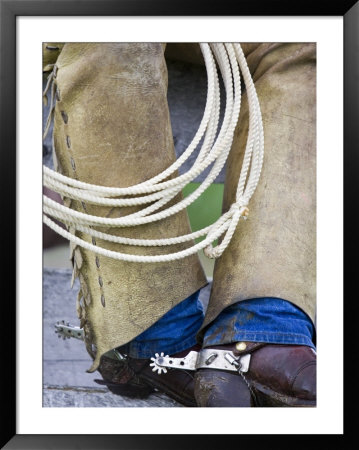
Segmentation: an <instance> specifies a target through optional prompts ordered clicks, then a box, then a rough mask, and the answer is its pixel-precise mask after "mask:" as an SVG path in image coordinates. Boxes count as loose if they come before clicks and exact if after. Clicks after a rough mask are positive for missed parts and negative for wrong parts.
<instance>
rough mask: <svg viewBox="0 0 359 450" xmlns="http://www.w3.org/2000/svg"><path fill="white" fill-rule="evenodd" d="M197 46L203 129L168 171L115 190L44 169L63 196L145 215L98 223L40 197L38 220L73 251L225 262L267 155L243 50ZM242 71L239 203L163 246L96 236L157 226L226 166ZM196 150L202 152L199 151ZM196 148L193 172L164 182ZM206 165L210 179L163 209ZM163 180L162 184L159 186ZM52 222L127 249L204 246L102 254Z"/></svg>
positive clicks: (132, 257) (137, 258) (139, 258)
mask: <svg viewBox="0 0 359 450" xmlns="http://www.w3.org/2000/svg"><path fill="white" fill-rule="evenodd" d="M200 46H201V50H202V54H203V57H204V61H205V65H206V70H207V98H206V106H205V109H204V113H203V117H202V120H201V123H200V126H199V128H198V130H197V132H196V134H195V136H194V138H193V139H192V142H191V143H190V144H189V146H188V147H187V149H186V150H185V152H184V153H183V154H182V155H181V156H180V157H179V158H178V159H177V160H176V161H175V162H174V163H173V164H172V165H171V166H170V167H168V168H167V169H166V170H164V171H163V172H161V173H159V174H158V175H156V176H154V177H152V178H151V179H149V180H146V181H144V182H142V183H139V184H137V185H133V186H129V187H125V188H117V187H106V186H98V185H94V184H89V183H85V182H83V181H79V180H76V179H73V178H69V177H66V176H64V175H62V174H60V173H57V172H55V171H53V170H51V169H49V168H47V167H45V166H44V185H45V186H46V187H48V188H49V189H51V190H53V191H56V192H58V193H59V194H60V195H61V196H62V197H67V198H70V199H74V200H79V201H86V202H88V203H90V204H95V205H102V206H112V207H126V206H135V205H136V206H139V205H144V206H143V207H142V209H139V210H138V211H137V212H134V213H131V214H128V215H126V216H122V217H119V218H106V217H98V216H94V215H90V214H86V213H83V212H80V211H75V210H73V209H71V208H69V207H67V206H65V205H61V204H59V203H57V202H55V201H53V200H51V199H50V198H49V197H46V196H45V195H44V208H43V212H44V215H43V221H44V223H45V224H46V225H48V226H49V227H50V228H52V229H53V230H54V231H55V232H57V233H58V234H60V235H61V236H63V237H65V238H66V239H68V240H70V241H72V242H74V243H75V244H76V245H80V246H82V247H84V248H86V249H88V250H91V251H93V252H95V253H98V254H101V255H104V256H107V257H109V258H113V259H118V260H123V261H136V262H163V261H173V260H176V259H180V258H184V257H186V256H189V255H192V254H194V253H196V252H198V251H199V250H201V249H204V253H205V255H206V256H208V257H209V258H219V257H220V256H221V255H222V253H223V252H224V250H225V249H226V247H227V246H228V244H229V242H230V240H231V238H232V236H233V234H234V231H235V229H236V227H237V225H238V223H239V220H240V219H241V218H243V219H246V218H247V216H248V212H249V210H248V207H247V205H248V203H249V200H250V198H251V196H252V195H253V193H254V191H255V189H256V186H257V184H258V181H259V177H260V173H261V169H262V164H263V152H264V137H263V124H262V117H261V112H260V106H259V102H258V98H257V93H256V90H255V87H254V83H253V81H252V77H251V75H250V72H249V69H248V66H247V63H246V60H245V57H244V54H243V51H242V48H241V46H240V45H239V44H200ZM216 62H217V63H218V67H219V71H220V73H221V76H222V79H223V83H224V87H225V93H226V99H225V101H226V107H225V112H224V118H223V121H222V124H221V126H220V129H219V130H218V127H219V110H220V102H221V99H220V88H219V80H218V73H217V66H216ZM54 67H55V66H54ZM240 72H241V74H242V76H243V80H244V83H245V85H246V90H247V95H248V106H249V130H248V138H247V144H246V148H245V152H244V158H243V164H242V169H241V173H240V177H239V181H238V187H237V193H236V201H235V202H234V203H233V204H232V205H231V207H230V209H229V210H228V211H227V212H226V213H224V214H223V215H222V216H221V217H220V218H219V219H218V220H217V221H216V222H214V223H213V224H212V225H210V226H207V227H205V228H203V229H201V230H199V231H196V232H193V233H190V234H187V235H183V236H175V237H172V238H167V239H131V238H125V237H121V236H114V235H112V234H108V233H103V232H100V231H97V230H96V229H94V228H93V227H96V226H101V227H128V226H137V225H141V224H145V223H152V222H156V221H158V220H162V219H164V218H166V217H169V216H171V215H173V214H176V213H178V212H180V211H182V210H183V209H185V208H186V207H187V206H188V205H190V204H191V203H193V202H194V201H195V200H196V199H197V198H198V197H199V196H200V195H201V194H202V193H203V192H204V191H205V190H206V189H207V188H208V187H209V186H210V185H211V183H213V182H214V180H215V179H216V177H217V175H218V174H219V173H220V171H221V169H222V168H223V166H224V164H225V162H226V160H227V157H228V154H229V152H230V149H231V146H232V142H233V137H234V131H235V129H236V126H237V123H238V118H239V112H240V106H241V79H240ZM51 83H52V84H51ZM50 84H51V91H50V92H51V103H50V112H49V116H48V120H47V122H46V127H45V133H44V137H45V136H46V134H47V133H48V130H49V129H50V123H51V120H52V117H53V113H54V109H55V104H54V97H55V95H54V92H55V85H54V76H53V74H50V76H49V78H48V83H47V85H46V88H45V92H44V95H46V92H47V91H48V90H49V89H50ZM201 142H202V143H201ZM200 143H201V147H200V148H199V149H198V147H199V145H200ZM196 149H198V155H197V157H196V160H195V162H194V163H193V165H192V167H191V168H190V169H189V170H188V171H187V172H185V173H184V174H182V175H178V176H177V177H171V179H169V180H168V177H169V176H170V175H172V174H173V173H174V172H175V171H176V170H177V169H178V168H179V167H180V166H182V165H183V164H184V163H185V161H187V159H188V158H189V157H190V156H191V154H192V153H193V152H194V151H195V150H196ZM211 165H212V167H211V169H210V170H209V173H208V175H207V176H206V178H205V179H204V181H203V182H202V183H201V184H200V186H199V187H198V188H197V189H196V190H195V191H194V192H192V193H191V194H190V195H189V196H188V197H186V198H184V199H182V200H180V201H179V202H178V203H175V204H174V205H172V206H170V207H167V208H166V207H165V208H163V207H164V206H165V205H166V204H167V203H169V202H170V201H171V200H172V199H173V198H174V197H176V195H177V194H178V193H179V192H181V191H182V189H183V188H184V187H185V186H186V185H187V184H188V183H190V182H191V181H192V180H194V179H195V178H196V177H197V176H198V175H199V174H200V173H202V172H203V171H204V170H205V169H207V168H208V167H209V166H211ZM165 179H167V181H163V180H165ZM131 196H132V197H131ZM114 197H116V198H114ZM123 197H125V198H123ZM50 217H51V218H50ZM52 219H56V220H59V221H60V222H62V223H64V224H65V225H66V226H67V227H68V229H70V228H69V227H71V230H72V229H74V230H75V231H76V230H78V231H81V232H83V233H87V234H88V235H90V236H92V237H98V238H100V239H103V240H105V241H109V242H116V243H120V244H126V245H134V246H152V247H154V246H166V245H167V246H168V245H173V244H178V243H183V242H188V241H191V240H193V239H196V238H199V237H202V236H203V237H204V239H203V240H202V241H201V242H199V243H197V244H193V245H192V247H190V248H187V249H185V250H182V251H180V252H176V253H169V254H167V255H153V256H150V255H131V254H127V253H120V252H115V251H112V250H107V249H105V248H102V247H100V246H98V245H96V246H95V245H92V244H90V243H89V242H87V241H85V240H83V239H80V238H79V237H77V236H75V233H74V232H72V233H70V232H69V231H67V230H64V229H63V228H61V227H59V226H58V225H57V224H56V223H55V222H54V221H53V220H52ZM222 235H223V239H222V241H221V243H220V244H219V245H217V246H216V247H215V248H213V245H212V243H213V242H214V241H215V240H216V239H218V238H219V237H220V236H222Z"/></svg>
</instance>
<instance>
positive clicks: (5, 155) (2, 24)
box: [0, 0, 359, 450]
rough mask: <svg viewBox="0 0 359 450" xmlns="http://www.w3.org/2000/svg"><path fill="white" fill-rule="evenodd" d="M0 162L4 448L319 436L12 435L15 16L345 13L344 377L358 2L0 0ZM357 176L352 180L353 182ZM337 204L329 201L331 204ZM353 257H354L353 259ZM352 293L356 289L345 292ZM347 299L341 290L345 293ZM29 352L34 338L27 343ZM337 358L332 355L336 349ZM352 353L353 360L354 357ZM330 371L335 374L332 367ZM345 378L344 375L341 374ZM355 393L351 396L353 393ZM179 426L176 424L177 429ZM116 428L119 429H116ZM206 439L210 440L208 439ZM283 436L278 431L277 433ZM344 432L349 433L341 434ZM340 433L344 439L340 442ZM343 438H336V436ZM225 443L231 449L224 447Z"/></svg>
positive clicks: (178, 444)
mask: <svg viewBox="0 0 359 450" xmlns="http://www.w3.org/2000/svg"><path fill="white" fill-rule="evenodd" d="M0 15H1V16H0V52H1V53H0V55H1V56H0V61H1V62H0V64H1V65H0V82H1V86H0V126H1V129H0V143H1V147H0V148H1V151H0V157H1V160H0V168H1V177H0V183H1V191H2V192H3V193H6V195H4V196H3V202H4V206H3V207H4V209H3V211H6V217H7V218H6V221H5V220H3V221H2V236H3V237H5V238H4V239H2V255H3V262H4V261H5V264H4V265H3V270H2V287H3V315H2V320H3V324H2V334H3V339H2V353H3V354H2V361H3V367H2V370H1V376H2V389H1V406H2V410H3V415H2V417H3V419H2V424H1V430H2V431H1V441H0V444H1V446H2V447H1V448H7V449H16V448H22V449H25V448H26V449H27V448H29V449H31V448H33V449H35V448H36V449H43V448H44V449H49V448H52V449H55V448H69V449H70V448H86V449H95V448H99V449H100V448H109V449H110V448H111V449H112V448H121V449H149V448H157V449H162V448H163V449H169V448H170V449H172V450H175V449H183V448H185V447H187V448H201V447H202V446H203V447H207V448H210V447H211V446H213V447H214V446H216V447H218V446H221V447H222V446H223V447H224V448H225V446H232V445H245V444H247V443H248V440H249V439H250V443H251V444H252V445H253V444H254V445H256V443H258V444H259V445H261V444H263V443H264V442H266V444H267V443H268V442H269V441H271V440H276V448H282V447H283V448H284V445H285V446H286V447H287V446H288V443H285V442H284V441H286V440H287V439H289V438H293V439H294V438H295V439H296V441H297V443H298V445H302V444H304V443H305V442H310V444H311V446H314V445H317V439H318V438H319V437H321V436H319V435H316V436H308V435H298V436H294V435H290V436H284V439H281V440H280V441H279V439H277V438H278V435H272V436H265V435H245V434H242V435H240V436H238V435H210V436H209V435H200V434H199V435H186V434H185V433H184V434H182V433H181V432H182V431H183V432H185V430H180V429H179V431H180V432H179V434H178V435H151V436H147V435H116V434H114V435H89V436H86V435H17V434H16V353H15V352H16V291H17V284H16V283H17V279H16V249H17V245H16V229H17V222H16V217H17V211H16V17H18V16H60V15H61V16H132V15H136V16H137V15H140V16H169V15H171V16H203V15H206V16H298V15H300V16H342V17H343V19H344V180H345V181H344V194H345V197H344V210H345V221H344V233H345V234H346V236H347V239H346V240H345V241H344V256H345V260H344V261H345V263H346V264H345V265H344V268H345V270H344V269H343V270H344V286H345V290H344V294H347V297H348V298H347V301H346V302H345V311H344V316H345V321H346V328H345V330H346V332H345V334H346V335H345V342H346V345H345V347H344V357H345V359H346V363H345V364H346V365H345V368H346V371H345V374H346V376H347V375H348V376H349V374H350V373H353V372H354V368H352V367H351V365H352V364H355V359H356V355H355V352H354V353H353V354H351V353H350V352H351V349H350V346H349V343H350V342H355V341H354V337H353V336H352V333H353V329H354V320H355V318H356V315H355V311H354V308H355V306H354V305H355V304H356V298H355V294H354V289H353V290H352V289H351V288H352V283H353V280H355V279H356V266H357V265H356V264H355V263H353V262H352V261H355V256H356V255H355V253H354V252H355V251H356V247H357V245H356V244H357V240H358V239H357V230H358V220H357V219H356V214H355V213H356V207H357V204H358V200H357V198H356V195H355V192H356V190H355V186H357V178H358V176H357V172H358V169H359V152H358V151H356V150H358V142H359V139H358V137H359V58H358V53H359V2H357V1H355V0H342V1H341V2H335V3H333V2H332V3H330V2H324V1H322V0H320V1H316V2H313V0H311V1H308V0H302V1H301V2H288V1H282V0H278V1H276V0H272V1H269V0H257V1H256V2H254V1H249V0H243V1H241V2H232V1H227V0H222V1H221V2H213V1H210V0H209V1H207V2H206V3H204V2H194V1H193V0H192V1H188V0H172V1H168V0H149V1H146V0H87V1H81V0H54V1H52V0H0ZM355 182H356V183H355ZM334 209H335V205H333V210H334ZM352 256H353V259H351V257H352ZM351 292H353V294H350V293H351ZM344 299H345V296H344ZM29 351H31V344H30V349H29ZM333 356H334V355H333ZM353 357H354V358H353ZM328 376H333V377H335V370H334V369H333V373H332V374H328ZM346 381H347V380H346ZM351 385H352V383H350V382H348V384H347V386H348V389H347V390H346V392H345V397H344V399H345V404H346V406H347V407H348V408H349V406H350V403H351V402H350V398H349V395H350V387H351ZM352 395H355V392H354V391H353V393H352ZM354 420H355V416H354V414H351V415H348V417H347V419H346V422H345V428H344V430H345V433H344V434H343V435H330V440H331V442H332V443H333V445H336V446H339V445H341V446H342V447H343V448H346V447H345V445H344V442H346V441H347V439H349V434H350V433H351V431H352V429H353V426H354ZM179 428H180V427H179ZM114 433H116V430H114ZM207 438H208V439H207ZM282 438H283V436H282ZM345 438H347V439H345ZM344 439H345V441H344ZM339 440H340V441H341V442H340V443H339V442H336V443H335V441H339ZM228 448H229V447H228Z"/></svg>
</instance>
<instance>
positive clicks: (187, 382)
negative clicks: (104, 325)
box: [95, 345, 200, 406]
mask: <svg viewBox="0 0 359 450" xmlns="http://www.w3.org/2000/svg"><path fill="white" fill-rule="evenodd" d="M192 350H193V351H197V352H198V351H199V350H200V346H198V345H195V346H193V347H191V348H189V349H187V350H185V351H182V352H179V353H175V354H173V355H171V356H173V357H174V358H183V357H185V356H186V355H187V354H188V353H189V352H190V351H192ZM150 363H151V360H150V359H136V358H131V357H128V358H126V359H124V360H122V361H115V360H113V359H110V358H107V357H106V356H103V357H102V358H101V362H100V366H99V368H98V371H99V372H100V373H101V375H102V377H103V380H95V381H96V382H97V383H99V384H105V385H106V386H108V388H109V389H110V390H111V392H113V393H115V394H120V395H127V396H130V397H146V396H147V395H149V394H150V393H151V392H152V391H153V390H154V389H158V390H159V391H161V392H164V393H165V394H167V395H168V396H169V397H171V398H173V399H174V400H176V401H177V402H179V403H182V404H183V405H185V406H197V404H196V400H195V397H194V372H193V371H187V370H177V369H167V373H162V374H160V375H159V374H158V373H157V372H153V370H152V367H151V366H150Z"/></svg>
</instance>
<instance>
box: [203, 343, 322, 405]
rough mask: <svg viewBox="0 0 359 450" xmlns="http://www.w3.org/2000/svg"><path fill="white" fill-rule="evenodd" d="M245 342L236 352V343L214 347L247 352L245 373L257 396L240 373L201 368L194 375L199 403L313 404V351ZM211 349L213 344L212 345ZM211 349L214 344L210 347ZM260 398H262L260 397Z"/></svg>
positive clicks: (293, 346) (314, 359) (314, 374)
mask: <svg viewBox="0 0 359 450" xmlns="http://www.w3.org/2000/svg"><path fill="white" fill-rule="evenodd" d="M256 344H257V343H250V342H247V349H246V351H243V352H238V351H236V348H235V344H229V345H223V346H216V347H215V348H220V349H222V350H224V349H226V350H228V351H232V352H233V353H234V354H236V355H238V354H239V353H241V354H246V353H250V354H251V360H250V364H249V370H248V372H246V373H245V374H244V376H245V378H246V379H247V381H248V382H249V384H250V386H251V389H252V390H253V391H254V395H255V396H257V397H256V398H254V397H252V399H251V395H250V391H249V389H248V387H246V385H245V384H243V383H244V382H243V379H242V377H240V375H239V374H234V373H232V372H226V371H222V370H211V369H210V368H209V369H202V370H199V371H197V372H196V375H195V397H196V400H197V403H198V405H199V406H206V407H208V406H209V407H215V406H238V407H249V406H253V401H254V404H256V406H264V405H263V404H258V403H256V402H257V401H258V402H259V401H260V400H262V398H263V397H264V398H265V406H315V402H316V354H315V353H314V351H313V350H312V349H311V348H310V347H306V346H303V345H302V346H301V345H278V344H276V345H273V344H261V343H259V345H256ZM211 348H212V347H211ZM213 348H214V347H213ZM262 401H263V400H262Z"/></svg>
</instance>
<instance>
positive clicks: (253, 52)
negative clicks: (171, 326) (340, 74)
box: [201, 43, 316, 343]
mask: <svg viewBox="0 0 359 450" xmlns="http://www.w3.org/2000/svg"><path fill="white" fill-rule="evenodd" d="M246 51H247V61H248V64H249V67H250V70H251V72H252V76H253V79H254V81H255V86H256V90H257V94H258V98H259V103H260V107H261V111H262V116H263V126H264V145H265V149H264V162H263V169H262V173H261V177H260V180H259V184H258V186H257V189H256V191H255V193H254V195H253V197H252V198H251V200H250V203H249V217H248V219H247V221H241V222H240V223H239V225H238V228H237V230H236V231H235V234H234V236H233V238H232V241H231V242H230V244H229V246H228V247H227V249H226V250H225V252H224V253H223V255H222V256H221V257H220V258H219V259H218V260H217V261H216V264H215V269H214V277H213V287H212V292H211V297H210V300H209V305H208V309H207V314H206V318H205V321H204V324H203V328H204V327H205V326H206V325H207V324H208V323H210V322H211V321H212V320H213V319H214V318H215V317H216V316H217V315H218V314H219V313H220V312H221V311H222V310H223V309H224V308H225V307H227V306H229V305H231V304H233V303H236V302H238V301H241V300H246V299H250V298H259V297H278V298H282V299H285V300H288V301H291V302H292V303H294V304H296V305H297V306H299V307H300V308H301V309H302V310H304V311H305V312H306V313H307V314H308V315H309V317H311V319H312V320H313V321H314V317H315V304H316V46H315V44H310V43H309V44H307V43H306V44H276V43H264V44H260V45H258V44H257V45H254V44H253V45H252V47H251V48H247V50H246ZM247 132H248V103H247V98H246V93H244V95H243V100H242V108H241V114H240V118H239V123H238V126H237V129H236V132H235V138H234V142H233V146H232V150H231V153H230V155H229V161H228V164H227V172H226V182H225V191H224V204H223V210H224V211H227V210H228V208H229V207H230V205H231V204H232V202H234V200H235V191H236V187H237V183H238V178H239V173H240V169H241V165H242V158H243V152H244V148H245V143H246V139H247ZM232 331H233V330H232V329H228V330H223V333H224V336H223V337H224V339H223V342H224V343H225V342H232V341H233V336H232ZM201 334H202V333H201Z"/></svg>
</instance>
